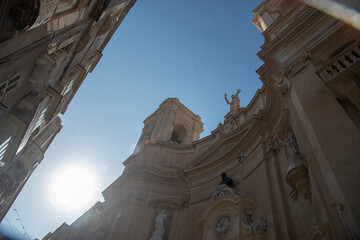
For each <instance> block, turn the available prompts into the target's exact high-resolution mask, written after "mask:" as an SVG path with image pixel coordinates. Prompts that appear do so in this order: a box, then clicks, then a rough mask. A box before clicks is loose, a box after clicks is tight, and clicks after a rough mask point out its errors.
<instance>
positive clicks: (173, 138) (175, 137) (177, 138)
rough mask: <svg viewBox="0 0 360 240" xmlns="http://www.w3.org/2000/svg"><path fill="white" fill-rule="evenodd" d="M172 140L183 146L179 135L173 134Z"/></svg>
mask: <svg viewBox="0 0 360 240" xmlns="http://www.w3.org/2000/svg"><path fill="white" fill-rule="evenodd" d="M170 140H171V141H172V142H173V143H176V144H179V145H180V144H181V140H180V139H179V137H178V135H177V134H176V133H175V132H173V133H172V134H171V137H170Z"/></svg>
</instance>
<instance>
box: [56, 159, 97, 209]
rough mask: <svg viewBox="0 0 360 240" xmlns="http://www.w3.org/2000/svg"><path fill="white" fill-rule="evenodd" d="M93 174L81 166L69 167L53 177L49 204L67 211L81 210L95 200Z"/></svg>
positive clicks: (95, 185) (95, 184)
mask: <svg viewBox="0 0 360 240" xmlns="http://www.w3.org/2000/svg"><path fill="white" fill-rule="evenodd" d="M96 187H97V180H96V176H95V174H94V173H93V172H92V171H91V170H90V169H88V168H85V167H83V166H70V167H68V168H66V169H64V170H61V171H60V172H59V173H58V174H56V175H55V177H54V179H53V181H52V183H51V194H50V200H51V202H52V203H53V204H54V205H55V206H57V207H61V208H64V209H66V210H69V211H78V210H83V209H84V208H86V207H87V206H88V205H89V204H92V203H93V201H94V200H95V192H96Z"/></svg>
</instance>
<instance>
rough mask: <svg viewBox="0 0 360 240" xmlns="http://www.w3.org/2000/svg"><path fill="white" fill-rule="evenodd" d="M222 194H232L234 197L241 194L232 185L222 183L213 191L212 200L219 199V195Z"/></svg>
mask: <svg viewBox="0 0 360 240" xmlns="http://www.w3.org/2000/svg"><path fill="white" fill-rule="evenodd" d="M222 196H232V197H234V198H236V197H238V196H239V194H238V193H237V192H235V190H234V189H232V188H231V187H229V186H228V185H226V184H221V185H219V186H217V188H216V190H215V192H214V193H213V195H212V197H211V201H215V200H216V199H218V198H219V197H222Z"/></svg>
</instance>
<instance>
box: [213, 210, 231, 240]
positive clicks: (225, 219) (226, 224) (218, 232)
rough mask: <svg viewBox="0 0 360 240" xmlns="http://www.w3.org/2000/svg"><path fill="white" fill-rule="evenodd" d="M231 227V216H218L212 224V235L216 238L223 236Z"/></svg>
mask: <svg viewBox="0 0 360 240" xmlns="http://www.w3.org/2000/svg"><path fill="white" fill-rule="evenodd" d="M230 227H231V217H230V216H229V215H227V214H225V215H222V216H220V217H219V218H218V219H217V220H216V222H215V224H214V229H213V231H214V235H215V237H216V238H222V237H224V236H225V235H226V234H227V233H228V231H229V230H230Z"/></svg>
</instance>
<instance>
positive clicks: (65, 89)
mask: <svg viewBox="0 0 360 240" xmlns="http://www.w3.org/2000/svg"><path fill="white" fill-rule="evenodd" d="M73 85H74V79H73V80H71V82H70V83H69V84H68V85H67V86H66V87H65V88H64V92H63V94H62V95H63V96H65V95H66V94H67V93H68V92H70V90H71V89H72V86H73Z"/></svg>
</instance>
